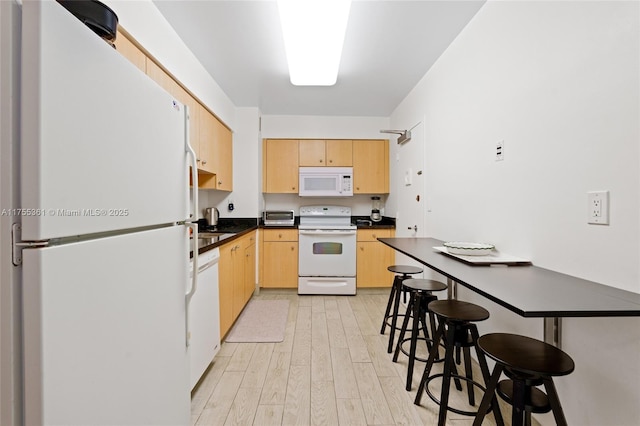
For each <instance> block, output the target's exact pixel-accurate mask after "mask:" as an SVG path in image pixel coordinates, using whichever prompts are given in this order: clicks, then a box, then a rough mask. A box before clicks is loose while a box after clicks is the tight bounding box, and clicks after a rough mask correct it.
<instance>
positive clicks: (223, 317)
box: [218, 231, 256, 337]
mask: <svg viewBox="0 0 640 426" xmlns="http://www.w3.org/2000/svg"><path fill="white" fill-rule="evenodd" d="M255 250H256V232H255V231H253V232H251V233H249V234H247V235H243V236H242V237H240V238H238V239H236V240H233V241H230V242H229V243H227V244H224V245H222V246H220V263H219V265H218V274H219V275H218V277H219V283H218V285H219V292H220V336H221V337H222V336H224V335H225V334H226V333H227V332H228V331H229V329H230V328H231V326H232V325H233V323H234V322H235V320H236V318H238V316H239V315H240V312H242V309H244V307H245V305H246V304H247V302H248V301H249V299H250V298H251V295H252V294H253V290H254V288H255V268H256V263H255V259H256V257H255Z"/></svg>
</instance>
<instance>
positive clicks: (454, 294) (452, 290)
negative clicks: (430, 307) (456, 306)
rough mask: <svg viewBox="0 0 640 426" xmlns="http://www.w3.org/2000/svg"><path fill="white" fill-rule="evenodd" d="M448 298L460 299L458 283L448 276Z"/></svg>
mask: <svg viewBox="0 0 640 426" xmlns="http://www.w3.org/2000/svg"><path fill="white" fill-rule="evenodd" d="M447 299H452V300H458V283H457V282H456V281H454V280H452V279H451V278H447Z"/></svg>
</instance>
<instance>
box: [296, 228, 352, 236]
mask: <svg viewBox="0 0 640 426" xmlns="http://www.w3.org/2000/svg"><path fill="white" fill-rule="evenodd" d="M299 233H300V235H356V231H352V230H339V229H316V230H309V231H307V230H299Z"/></svg>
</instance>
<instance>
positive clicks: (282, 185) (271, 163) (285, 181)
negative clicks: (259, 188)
mask: <svg viewBox="0 0 640 426" xmlns="http://www.w3.org/2000/svg"><path fill="white" fill-rule="evenodd" d="M263 156H264V159H263V160H264V164H263V166H264V167H263V173H264V175H263V192H269V193H294V194H297V193H298V140H297V139H265V141H264V144H263Z"/></svg>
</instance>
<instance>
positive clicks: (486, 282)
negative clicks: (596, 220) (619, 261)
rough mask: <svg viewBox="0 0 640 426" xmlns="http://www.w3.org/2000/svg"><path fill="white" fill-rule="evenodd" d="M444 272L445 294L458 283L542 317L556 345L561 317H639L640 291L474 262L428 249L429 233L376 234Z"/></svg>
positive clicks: (451, 293) (549, 338)
mask: <svg viewBox="0 0 640 426" xmlns="http://www.w3.org/2000/svg"><path fill="white" fill-rule="evenodd" d="M378 240H379V241H380V242H382V243H383V244H386V245H388V246H389V247H391V248H393V249H395V250H397V251H399V252H400V253H403V254H405V255H407V256H409V257H411V258H412V259H415V260H417V261H418V262H420V263H422V264H423V265H425V266H427V267H428V268H430V269H432V270H434V271H436V272H438V273H440V274H442V275H444V276H446V277H447V279H448V281H449V287H450V291H449V298H454V299H455V298H457V294H456V285H457V284H460V285H462V286H464V287H467V288H468V289H470V290H472V291H474V292H476V293H478V294H480V295H482V296H484V297H486V298H487V299H489V300H492V301H493V302H495V303H497V304H499V305H500V306H503V307H505V308H507V309H509V310H510V311H512V312H515V313H516V314H518V315H520V316H523V317H527V318H544V340H545V342H547V343H551V344H552V345H555V346H558V347H560V343H561V322H560V319H561V318H562V317H628V316H640V294H637V293H632V292H630V291H625V290H621V289H618V288H614V287H609V286H606V285H603V284H599V283H596V282H593V281H588V280H583V279H581V278H577V277H573V276H571V275H566V274H562V273H559V272H554V271H550V270H548V269H544V268H539V267H537V266H533V265H528V266H499V267H493V266H475V265H469V264H466V263H464V262H462V261H460V260H458V259H454V258H452V257H450V256H448V255H446V254H443V253H441V252H438V251H436V250H434V248H433V247H439V246H442V244H443V241H441V240H437V239H435V238H378Z"/></svg>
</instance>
